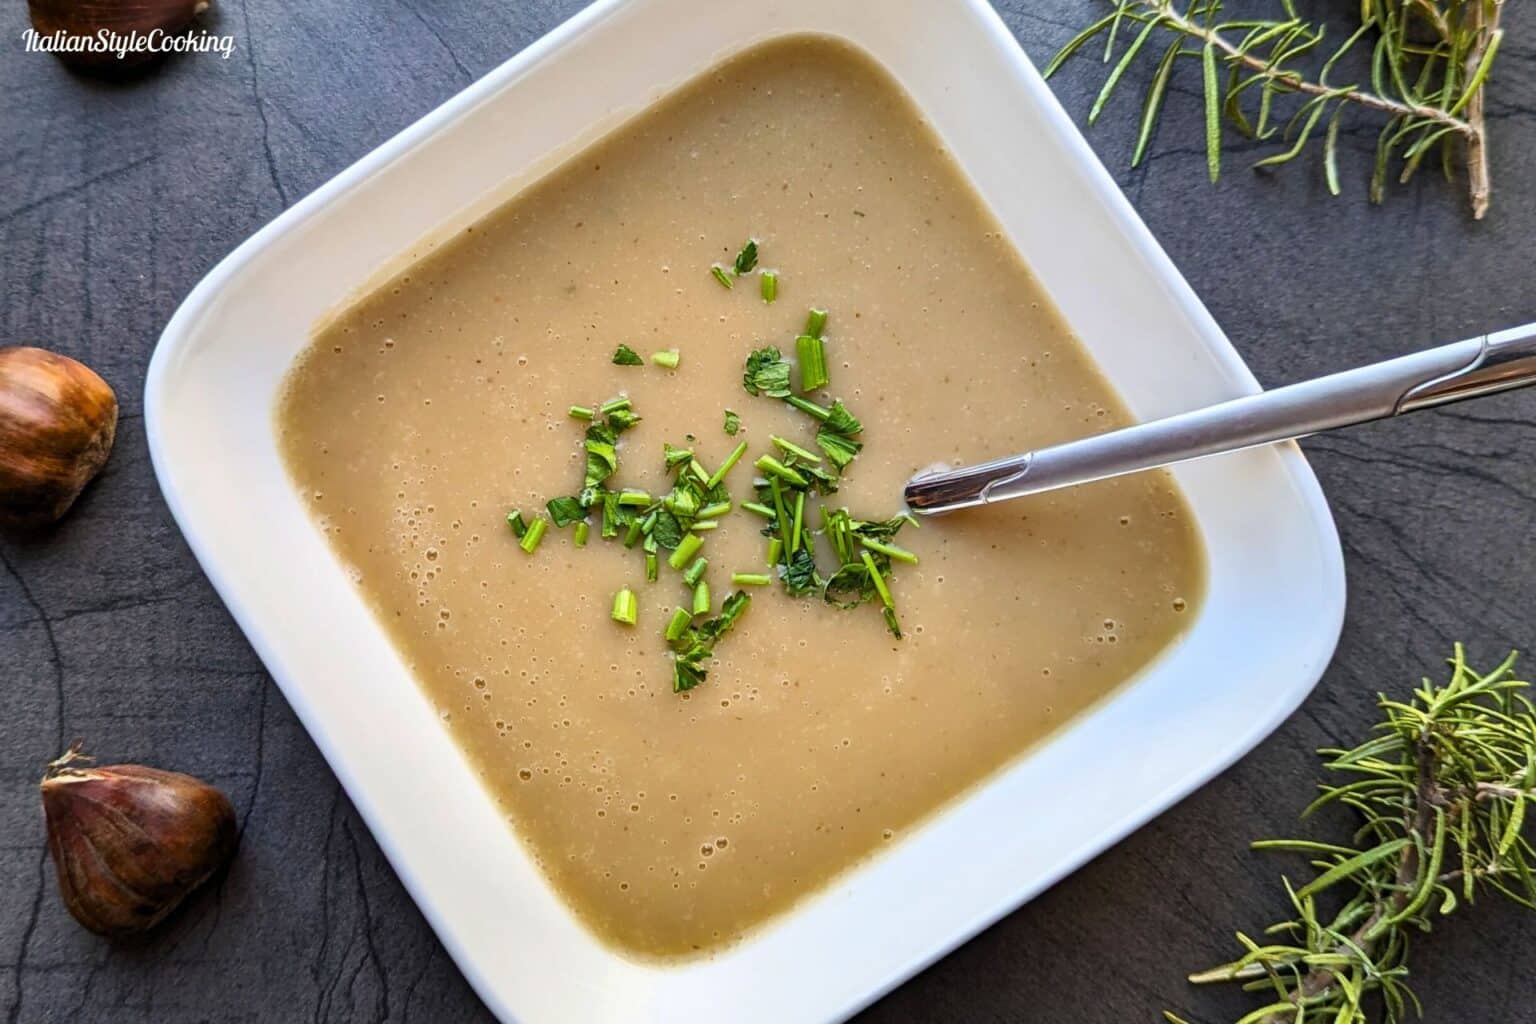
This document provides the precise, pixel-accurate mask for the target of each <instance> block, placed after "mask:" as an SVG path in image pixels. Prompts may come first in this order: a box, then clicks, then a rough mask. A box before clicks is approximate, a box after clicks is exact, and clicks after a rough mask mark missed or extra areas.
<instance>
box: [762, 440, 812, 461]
mask: <svg viewBox="0 0 1536 1024" xmlns="http://www.w3.org/2000/svg"><path fill="white" fill-rule="evenodd" d="M768 440H770V441H772V442H773V443H774V444H776V445H778V447H779V448H780V449H781V450H783V451H784V452H785V453H786V454H788V455H793V456H794V457H795V458H797V459H800V460H801V461H803V462H820V461H821V456H820V455H817V454H816V453H815V452H811V451H806V450H805V449H804V448H801V447H800V446H799V445H797V444H795V443H794V442H793V441H786V440H785V439H784V438H782V437H779V436H778V435H777V434H770V435H768Z"/></svg>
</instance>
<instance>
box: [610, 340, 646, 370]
mask: <svg viewBox="0 0 1536 1024" xmlns="http://www.w3.org/2000/svg"><path fill="white" fill-rule="evenodd" d="M613 365H614V366H644V365H645V360H643V359H641V358H640V353H638V352H636V351H635V350H634V349H632V348H630V347H629V346H628V345H620V346H619V347H618V348H617V349H615V350H614V353H613Z"/></svg>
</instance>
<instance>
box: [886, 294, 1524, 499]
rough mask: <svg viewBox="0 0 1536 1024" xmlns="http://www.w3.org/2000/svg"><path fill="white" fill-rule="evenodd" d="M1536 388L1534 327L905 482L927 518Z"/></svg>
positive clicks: (1492, 335)
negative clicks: (1447, 405)
mask: <svg viewBox="0 0 1536 1024" xmlns="http://www.w3.org/2000/svg"><path fill="white" fill-rule="evenodd" d="M1532 383H1536V324H1527V325H1525V326H1524V327H1515V328H1511V329H1510V330H1507V331H1499V332H1497V333H1495V334H1489V335H1485V336H1483V337H1481V338H1469V339H1467V340H1466V341H1458V342H1454V343H1452V344H1450V345H1442V346H1440V347H1438V348H1432V349H1427V350H1425V351H1423V352H1415V353H1413V354H1412V355H1406V356H1400V357H1398V358H1397V359H1388V360H1386V361H1385V362H1380V363H1373V364H1371V365H1369V366H1361V367H1358V368H1356V369H1353V370H1345V371H1344V372H1343V373H1335V374H1331V375H1330V376H1327V377H1319V378H1317V379H1316V380H1309V381H1303V382H1301V383H1299V384H1291V385H1288V386H1286V387H1282V388H1275V389H1274V390H1273V391H1263V392H1260V393H1259V394H1256V395H1245V396H1244V397H1242V398H1234V399H1232V400H1231V401H1228V402H1222V403H1220V404H1218V405H1212V406H1207V407H1206V408H1204V409H1195V410H1193V411H1191V412H1185V413H1179V414H1178V415H1176V416H1169V417H1167V418H1165V419H1160V420H1153V421H1151V422H1150V423H1141V424H1137V425H1136V426H1132V427H1126V428H1124V429H1121V430H1113V431H1110V432H1109V433H1105V434H1099V435H1096V436H1094V437H1086V438H1083V439H1081V440H1078V441H1068V442H1066V443H1065V444H1058V445H1053V446H1051V447H1049V448H1039V449H1036V450H1035V451H1032V452H1025V453H1023V454H1022V455H1013V456H1009V457H1007V458H1003V459H994V460H992V461H991V462H983V463H978V464H977V465H974V466H964V467H961V468H959V469H953V470H947V471H944V472H938V473H922V474H919V475H917V476H915V477H913V478H912V480H910V481H909V482H908V483H907V487H906V492H905V497H906V501H907V504H908V505H909V506H911V508H912V510H913V511H914V512H920V513H923V514H933V513H938V512H951V511H954V510H956V509H962V508H972V507H974V506H977V505H987V504H990V503H992V502H996V501H1005V500H1007V499H1009V498H1020V497H1023V496H1024V495H1027V494H1038V493H1040V492H1041V491H1049V490H1054V489H1056V488H1058V487H1070V486H1072V485H1074V484H1083V483H1089V482H1091V481H1093V480H1102V479H1104V478H1106V477H1111V476H1120V475H1121V474H1123V473H1135V472H1137V471H1139V470H1143V469H1153V468H1155V467H1158V466H1167V465H1171V464H1173V463H1176V462H1187V461H1188V460H1190V459H1200V458H1204V457H1205V456H1207V455H1219V454H1221V453H1223V452H1235V451H1241V450H1242V449H1244V448H1252V447H1255V446H1257V445H1262V444H1269V443H1271V442H1274V441H1287V440H1291V439H1292V438H1298V437H1306V436H1308V435H1309V434H1316V433H1320V432H1321V431H1324V430H1333V429H1334V428H1336V427H1347V426H1351V425H1353V424H1356V423H1368V422H1370V421H1372V420H1379V419H1386V418H1387V417H1389V416H1397V415H1400V414H1402V413H1405V412H1415V411H1417V410H1419V409H1429V408H1432V407H1434V406H1437V405H1445V404H1447V403H1450V402H1459V401H1461V400H1462V399H1466V398H1478V397H1481V396H1483V395H1491V394H1494V393H1495V392H1499V391H1507V390H1510V389H1512V388H1519V387H1524V386H1526V385H1527V384H1532Z"/></svg>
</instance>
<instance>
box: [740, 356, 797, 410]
mask: <svg viewBox="0 0 1536 1024" xmlns="http://www.w3.org/2000/svg"><path fill="white" fill-rule="evenodd" d="M741 384H742V386H743V387H745V388H746V389H747V393H748V394H750V395H767V396H768V397H769V398H788V397H789V393H790V392H789V361H788V360H787V359H785V358H784V356H783V354H782V353H781V352H779V350H778V349H776V348H774V347H773V346H772V345H769V346H767V347H765V348H760V349H758V350H757V351H756V352H753V353H752V354H751V355H750V356H748V357H747V366H746V369H745V370H744V371H743V372H742V375H741Z"/></svg>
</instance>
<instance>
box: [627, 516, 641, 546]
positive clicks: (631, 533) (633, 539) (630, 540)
mask: <svg viewBox="0 0 1536 1024" xmlns="http://www.w3.org/2000/svg"><path fill="white" fill-rule="evenodd" d="M639 540H640V520H638V519H631V520H630V521H629V529H627V530H625V531H624V546H625V547H627V548H632V547H634V546H635V544H636V543H638V542H639Z"/></svg>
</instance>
